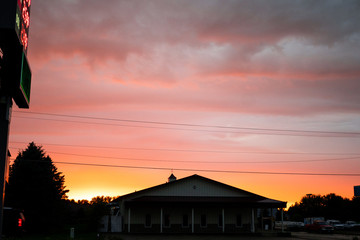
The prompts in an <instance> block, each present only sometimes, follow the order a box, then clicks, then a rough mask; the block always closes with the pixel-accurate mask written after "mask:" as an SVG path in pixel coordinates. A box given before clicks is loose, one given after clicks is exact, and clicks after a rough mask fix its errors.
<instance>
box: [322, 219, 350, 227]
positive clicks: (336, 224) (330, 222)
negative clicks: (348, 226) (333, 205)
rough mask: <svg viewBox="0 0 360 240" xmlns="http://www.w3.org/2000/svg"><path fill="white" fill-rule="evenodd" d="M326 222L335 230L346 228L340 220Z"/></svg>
mask: <svg viewBox="0 0 360 240" xmlns="http://www.w3.org/2000/svg"><path fill="white" fill-rule="evenodd" d="M326 222H327V224H329V225H331V226H333V227H334V228H335V229H344V227H345V224H343V223H341V222H340V221H339V220H327V221H326Z"/></svg>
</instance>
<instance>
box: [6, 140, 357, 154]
mask: <svg viewBox="0 0 360 240" xmlns="http://www.w3.org/2000/svg"><path fill="white" fill-rule="evenodd" d="M10 144H28V142H20V141H11V142H10ZM42 145H47V146H59V147H74V148H91V149H94V148H97V149H115V150H135V151H165V152H189V153H224V154H266V155H328V156H329V155H331V156H334V155H336V156H360V153H334V152H332V153H331V152H330V153H329V152H327V153H325V152H270V151H269V152H264V151H262V152H260V151H227V150H202V149H172V148H134V147H111V146H96V145H75V144H59V143H43V144H42ZM12 148H13V149H15V148H14V147H12Z"/></svg>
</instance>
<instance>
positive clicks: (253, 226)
mask: <svg viewBox="0 0 360 240" xmlns="http://www.w3.org/2000/svg"><path fill="white" fill-rule="evenodd" d="M251 232H252V233H254V232H255V213H254V208H252V209H251Z"/></svg>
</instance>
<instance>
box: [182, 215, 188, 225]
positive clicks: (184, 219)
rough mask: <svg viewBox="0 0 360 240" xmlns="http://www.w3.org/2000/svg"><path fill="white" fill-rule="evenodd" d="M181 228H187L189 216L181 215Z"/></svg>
mask: <svg viewBox="0 0 360 240" xmlns="http://www.w3.org/2000/svg"><path fill="white" fill-rule="evenodd" d="M182 226H183V227H189V216H188V215H187V214H184V215H183V221H182Z"/></svg>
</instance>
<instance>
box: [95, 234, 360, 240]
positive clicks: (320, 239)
mask: <svg viewBox="0 0 360 240" xmlns="http://www.w3.org/2000/svg"><path fill="white" fill-rule="evenodd" d="M100 239H101V240H279V239H280V240H294V239H306V240H325V239H326V240H360V235H342V234H315V233H306V232H294V233H292V235H291V237H276V236H270V235H269V236H244V235H158V234H156V235H142V234H140V235H137V234H136V235H128V234H120V235H118V234H117V235H107V236H102V237H101V238H100Z"/></svg>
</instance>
